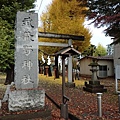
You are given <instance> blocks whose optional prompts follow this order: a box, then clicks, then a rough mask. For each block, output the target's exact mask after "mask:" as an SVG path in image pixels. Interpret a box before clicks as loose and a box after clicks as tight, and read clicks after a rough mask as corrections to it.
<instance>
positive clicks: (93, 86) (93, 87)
mask: <svg viewBox="0 0 120 120" xmlns="http://www.w3.org/2000/svg"><path fill="white" fill-rule="evenodd" d="M83 90H84V91H87V92H90V93H98V92H100V93H103V92H107V89H105V88H104V85H100V81H89V84H88V83H87V82H85V87H83Z"/></svg>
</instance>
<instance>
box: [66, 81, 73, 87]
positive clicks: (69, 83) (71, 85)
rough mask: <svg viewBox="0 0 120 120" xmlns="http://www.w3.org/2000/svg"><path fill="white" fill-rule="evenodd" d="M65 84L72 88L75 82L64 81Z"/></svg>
mask: <svg viewBox="0 0 120 120" xmlns="http://www.w3.org/2000/svg"><path fill="white" fill-rule="evenodd" d="M65 86H66V87H69V88H74V87H75V83H73V82H67V83H65Z"/></svg>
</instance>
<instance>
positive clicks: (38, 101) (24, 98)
mask: <svg viewBox="0 0 120 120" xmlns="http://www.w3.org/2000/svg"><path fill="white" fill-rule="evenodd" d="M44 106H45V91H44V90H42V89H23V90H10V92H9V99H8V109H9V111H21V110H30V109H42V108H44Z"/></svg>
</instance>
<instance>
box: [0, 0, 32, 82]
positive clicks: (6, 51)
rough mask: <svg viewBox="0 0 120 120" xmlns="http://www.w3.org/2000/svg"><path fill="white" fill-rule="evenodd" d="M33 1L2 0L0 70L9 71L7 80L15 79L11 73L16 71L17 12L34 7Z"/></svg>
mask: <svg viewBox="0 0 120 120" xmlns="http://www.w3.org/2000/svg"><path fill="white" fill-rule="evenodd" d="M33 2H34V0H0V70H2V71H3V70H4V71H6V72H7V78H6V80H10V81H9V82H11V80H13V76H11V74H13V71H14V29H15V18H16V13H17V11H26V10H28V9H30V8H32V7H33ZM8 73H9V75H8ZM7 82H8V81H7Z"/></svg>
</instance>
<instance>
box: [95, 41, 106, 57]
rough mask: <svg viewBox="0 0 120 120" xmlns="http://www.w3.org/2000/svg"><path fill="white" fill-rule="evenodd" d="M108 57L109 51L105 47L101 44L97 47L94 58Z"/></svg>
mask: <svg viewBox="0 0 120 120" xmlns="http://www.w3.org/2000/svg"><path fill="white" fill-rule="evenodd" d="M105 55H107V49H106V48H105V47H103V46H102V45H101V44H100V43H99V44H98V46H97V47H96V50H95V53H94V56H105Z"/></svg>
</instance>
